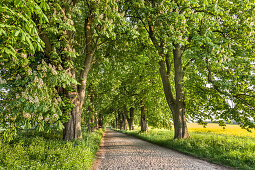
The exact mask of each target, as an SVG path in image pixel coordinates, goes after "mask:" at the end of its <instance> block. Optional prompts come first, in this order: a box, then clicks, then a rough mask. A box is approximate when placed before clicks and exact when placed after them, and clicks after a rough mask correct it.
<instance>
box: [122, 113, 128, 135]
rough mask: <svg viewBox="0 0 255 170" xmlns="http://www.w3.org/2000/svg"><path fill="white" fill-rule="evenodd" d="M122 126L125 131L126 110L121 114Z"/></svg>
mask: <svg viewBox="0 0 255 170" xmlns="http://www.w3.org/2000/svg"><path fill="white" fill-rule="evenodd" d="M122 124H123V129H124V130H127V124H128V122H127V110H124V112H122Z"/></svg>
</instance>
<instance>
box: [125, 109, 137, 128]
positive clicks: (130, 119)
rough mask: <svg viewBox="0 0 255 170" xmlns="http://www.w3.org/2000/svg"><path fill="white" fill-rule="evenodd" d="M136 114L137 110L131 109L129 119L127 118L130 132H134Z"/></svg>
mask: <svg viewBox="0 0 255 170" xmlns="http://www.w3.org/2000/svg"><path fill="white" fill-rule="evenodd" d="M134 113H135V108H133V107H131V108H130V109H129V118H128V117H127V120H128V126H129V130H134V117H135V114H134Z"/></svg>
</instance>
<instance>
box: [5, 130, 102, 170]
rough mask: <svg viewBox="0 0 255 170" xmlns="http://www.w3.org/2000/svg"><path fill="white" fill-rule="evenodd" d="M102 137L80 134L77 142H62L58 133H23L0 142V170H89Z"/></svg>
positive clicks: (100, 133)
mask: <svg viewBox="0 0 255 170" xmlns="http://www.w3.org/2000/svg"><path fill="white" fill-rule="evenodd" d="M102 135H103V131H102V130H99V131H96V132H93V133H90V134H89V133H85V132H83V139H82V140H80V141H68V142H67V141H63V140H62V139H61V138H62V135H61V132H59V133H48V134H45V133H37V132H33V131H30V132H22V133H20V134H19V135H18V137H17V138H16V139H15V140H14V141H12V142H10V143H3V142H2V141H1V140H0V169H90V168H91V166H92V163H93V161H94V159H95V155H96V151H97V150H98V148H99V144H100V141H101V138H102Z"/></svg>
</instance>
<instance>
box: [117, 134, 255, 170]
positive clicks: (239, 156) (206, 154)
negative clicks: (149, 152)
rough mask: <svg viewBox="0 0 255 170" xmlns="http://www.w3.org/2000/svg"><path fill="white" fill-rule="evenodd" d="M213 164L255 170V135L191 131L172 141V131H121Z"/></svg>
mask: <svg viewBox="0 0 255 170" xmlns="http://www.w3.org/2000/svg"><path fill="white" fill-rule="evenodd" d="M121 132H123V133H127V134H130V135H133V136H135V137H138V138H141V139H143V140H146V141H149V142H151V143H155V144H158V145H161V146H164V147H167V148H170V149H174V150H177V151H180V152H184V153H187V154H189V155H193V156H195V157H198V158H202V159H205V160H208V161H210V162H213V163H218V164H221V165H226V166H230V167H234V168H238V169H255V138H252V137H236V136H230V135H219V134H214V133H204V132H191V133H190V137H191V138H190V139H186V140H175V139H173V137H174V132H173V131H169V130H162V129H152V130H150V131H149V132H147V133H140V132H139V131H138V130H135V131H123V130H122V131H121Z"/></svg>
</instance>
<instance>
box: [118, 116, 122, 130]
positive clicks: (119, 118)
mask: <svg viewBox="0 0 255 170" xmlns="http://www.w3.org/2000/svg"><path fill="white" fill-rule="evenodd" d="M118 128H119V129H120V130H121V129H122V115H121V112H120V111H118Z"/></svg>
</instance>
